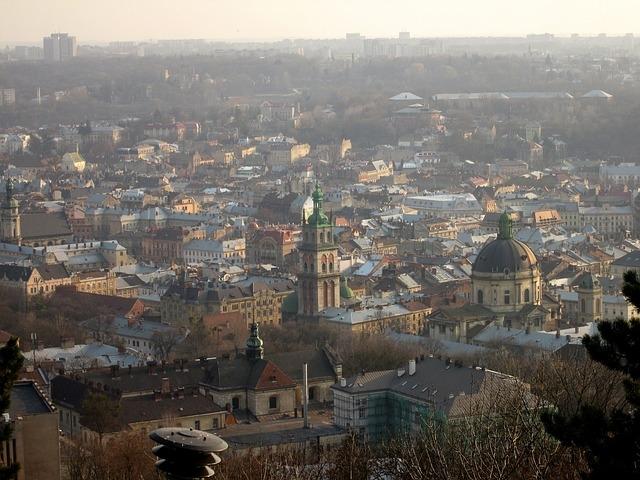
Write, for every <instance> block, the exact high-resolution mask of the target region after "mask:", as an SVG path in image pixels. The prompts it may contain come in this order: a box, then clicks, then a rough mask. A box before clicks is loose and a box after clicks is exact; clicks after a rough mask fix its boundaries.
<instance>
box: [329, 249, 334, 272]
mask: <svg viewBox="0 0 640 480" xmlns="http://www.w3.org/2000/svg"><path fill="white" fill-rule="evenodd" d="M333 260H334V258H333V253H330V254H329V271H330V272H333Z"/></svg>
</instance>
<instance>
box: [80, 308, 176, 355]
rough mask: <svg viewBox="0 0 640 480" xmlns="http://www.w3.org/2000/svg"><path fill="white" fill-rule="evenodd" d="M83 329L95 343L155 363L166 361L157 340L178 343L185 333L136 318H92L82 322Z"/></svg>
mask: <svg viewBox="0 0 640 480" xmlns="http://www.w3.org/2000/svg"><path fill="white" fill-rule="evenodd" d="M82 326H83V327H84V328H86V329H87V331H89V332H91V334H92V335H93V338H95V339H96V340H99V341H102V342H107V343H111V344H115V345H123V346H124V347H125V348H127V349H129V350H133V351H135V352H137V354H138V355H141V356H144V357H146V358H154V357H155V358H156V360H158V361H162V360H165V361H166V360H167V358H165V357H163V355H164V354H165V353H164V352H163V350H162V348H164V346H163V345H158V343H157V341H158V340H159V339H160V340H162V339H164V340H168V339H171V340H172V341H175V343H176V344H178V343H180V342H181V341H182V340H184V339H185V338H186V335H185V333H184V332H183V331H181V330H180V329H179V328H177V327H172V326H170V325H166V324H164V323H160V322H153V321H150V320H144V319H142V318H139V317H129V318H125V317H124V316H122V315H116V316H114V317H112V318H109V319H107V320H105V319H103V318H99V317H98V318H93V319H91V320H87V321H86V322H83V324H82Z"/></svg>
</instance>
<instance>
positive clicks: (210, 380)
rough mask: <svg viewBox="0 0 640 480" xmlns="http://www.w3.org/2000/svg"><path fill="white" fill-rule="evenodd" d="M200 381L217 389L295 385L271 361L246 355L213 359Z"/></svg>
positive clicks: (270, 387)
mask: <svg viewBox="0 0 640 480" xmlns="http://www.w3.org/2000/svg"><path fill="white" fill-rule="evenodd" d="M202 383H204V384H206V385H210V386H211V387H213V388H218V389H230V390H233V389H239V388H243V389H246V388H249V389H255V390H268V389H278V388H290V387H295V382H294V381H293V380H292V379H291V377H289V376H288V375H287V374H286V373H284V372H283V371H282V370H281V369H280V368H279V367H278V366H277V365H275V364H274V363H273V362H271V361H269V360H265V359H258V360H255V361H251V360H249V359H247V358H246V357H236V358H234V359H230V360H218V359H215V360H213V361H212V362H211V363H210V365H208V366H207V368H206V372H205V376H204V378H203V380H202Z"/></svg>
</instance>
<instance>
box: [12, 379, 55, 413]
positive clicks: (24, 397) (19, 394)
mask: <svg viewBox="0 0 640 480" xmlns="http://www.w3.org/2000/svg"><path fill="white" fill-rule="evenodd" d="M51 412H53V408H52V407H51V405H50V404H49V402H48V401H47V400H46V399H45V397H44V395H43V394H42V393H41V392H40V391H39V390H38V387H37V386H36V384H35V382H32V381H26V382H24V381H19V382H15V383H14V384H13V388H12V389H11V405H10V406H9V415H11V417H12V418H14V417H17V416H26V415H39V414H42V413H51Z"/></svg>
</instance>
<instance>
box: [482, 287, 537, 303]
mask: <svg viewBox="0 0 640 480" xmlns="http://www.w3.org/2000/svg"><path fill="white" fill-rule="evenodd" d="M476 298H477V303H479V304H483V303H484V291H482V289H479V290H478V293H477V297H476ZM503 300H504V304H505V305H510V304H511V290H505V291H504V299H503ZM517 300H518V301H517V303H520V299H517ZM522 301H523V302H524V303H529V302H530V301H531V293H530V292H529V289H528V288H525V289H524V295H523V298H522ZM493 303H494V304H497V303H498V293H497V291H496V290H494V291H493Z"/></svg>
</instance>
